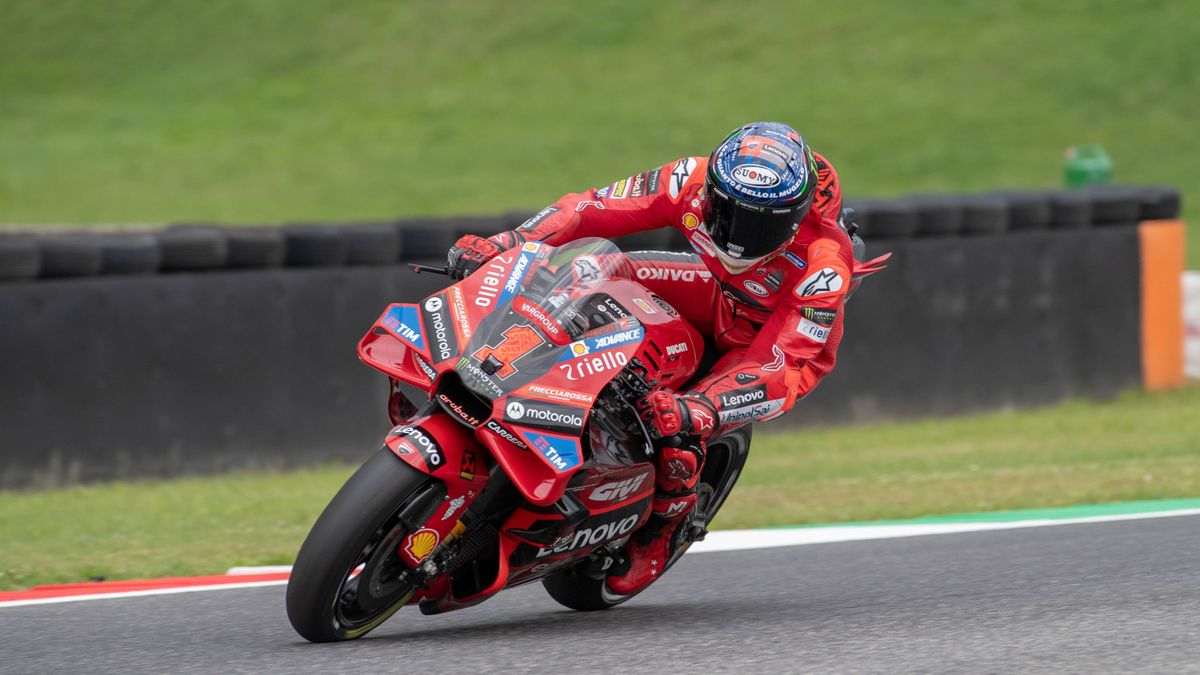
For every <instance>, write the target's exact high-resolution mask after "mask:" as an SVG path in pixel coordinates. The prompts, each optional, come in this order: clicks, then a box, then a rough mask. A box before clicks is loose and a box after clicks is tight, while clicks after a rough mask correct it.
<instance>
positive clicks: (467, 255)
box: [446, 234, 503, 279]
mask: <svg viewBox="0 0 1200 675" xmlns="http://www.w3.org/2000/svg"><path fill="white" fill-rule="evenodd" d="M502 252H503V249H501V248H500V245H499V244H497V243H496V242H494V241H491V240H488V239H484V238H483V237H478V236H476V235H473V234H468V235H466V236H464V237H460V238H459V240H458V241H456V242H454V246H451V247H450V250H449V251H447V252H446V273H447V274H449V275H450V278H451V279H465V278H467V277H468V276H470V275H471V273H472V272H474V271H475V270H477V269H479V266H480V265H482V264H484V263H485V262H487V261H489V260H491V259H492V258H494V257H496V256H497V255H499V254H500V253H502Z"/></svg>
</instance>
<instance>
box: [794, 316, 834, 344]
mask: <svg viewBox="0 0 1200 675" xmlns="http://www.w3.org/2000/svg"><path fill="white" fill-rule="evenodd" d="M829 331H830V328H829V327H828V326H822V325H821V324H819V323H816V322H814V321H811V320H809V319H808V318H805V317H800V323H799V324H798V325H797V326H796V332H797V333H799V334H801V335H803V336H804V337H806V338H808V339H810V340H812V341H814V342H820V343H821V344H825V341H826V340H828V339H829Z"/></svg>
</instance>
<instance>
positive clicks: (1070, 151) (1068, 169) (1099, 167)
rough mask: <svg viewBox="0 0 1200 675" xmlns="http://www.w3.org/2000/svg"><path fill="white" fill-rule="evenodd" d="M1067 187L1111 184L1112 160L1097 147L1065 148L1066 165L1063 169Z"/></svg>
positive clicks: (1077, 146) (1079, 146)
mask: <svg viewBox="0 0 1200 675" xmlns="http://www.w3.org/2000/svg"><path fill="white" fill-rule="evenodd" d="M1063 174H1064V175H1065V177H1066V182H1067V187H1079V186H1081V185H1094V184H1096V183H1110V182H1112V158H1111V157H1109V156H1108V153H1107V152H1105V151H1104V148H1102V147H1100V146H1098V145H1075V146H1071V147H1069V148H1067V164H1066V166H1065V167H1064V168H1063Z"/></svg>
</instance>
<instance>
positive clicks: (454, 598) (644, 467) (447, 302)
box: [287, 239, 750, 642]
mask: <svg viewBox="0 0 1200 675" xmlns="http://www.w3.org/2000/svg"><path fill="white" fill-rule="evenodd" d="M417 267H419V266H417ZM424 269H433V268H424ZM626 269H627V266H626V264H625V260H624V256H623V254H622V253H621V252H620V251H619V250H618V249H617V247H616V246H614V245H613V244H612V243H611V242H609V241H607V240H602V239H582V240H579V241H575V242H572V243H570V244H567V245H564V246H560V247H554V246H550V245H547V244H544V243H538V242H530V243H526V244H523V245H522V246H520V247H517V248H514V249H511V250H509V251H506V252H504V253H502V254H500V255H498V256H496V257H495V258H493V259H492V260H491V261H490V262H488V263H486V264H484V265H483V266H481V267H480V268H479V269H478V270H476V271H475V272H474V273H473V274H471V275H470V276H468V277H467V278H465V279H463V280H462V281H460V282H458V283H455V284H453V285H451V286H449V287H448V288H446V289H444V290H442V291H440V292H438V293H436V294H434V295H431V296H429V297H428V298H425V299H424V300H423V301H421V302H420V303H418V304H393V305H390V306H389V307H388V308H387V309H386V310H385V311H384V312H383V314H382V316H380V317H379V319H378V320H377V321H376V322H375V324H374V325H373V326H372V327H371V328H370V330H369V331H368V332H367V334H366V336H365V337H363V339H362V340H361V341H360V342H359V345H358V354H359V357H360V358H361V359H362V360H363V361H364V362H365V363H366V364H367V365H369V366H371V367H372V368H375V369H376V370H379V371H381V372H382V373H384V374H386V375H387V376H388V378H389V381H390V384H391V393H390V397H389V402H388V415H389V418H390V420H391V424H392V428H391V430H390V431H389V432H388V433H387V434H386V437H385V440H384V444H383V447H382V448H381V449H380V450H379V451H378V452H377V453H376V454H375V455H374V456H372V457H371V459H370V460H368V461H367V462H366V464H364V465H363V466H362V467H361V468H360V469H359V470H358V471H357V472H356V473H355V474H354V475H353V476H351V477H350V479H349V480H348V481H347V482H346V484H345V485H344V486H343V487H342V488H341V490H340V491H339V492H338V493H337V495H336V496H335V497H334V498H333V501H331V502H330V503H329V505H328V506H327V507H326V508H325V510H324V512H323V513H322V514H321V516H320V517H319V518H318V519H317V522H316V524H314V525H313V527H312V530H311V531H310V532H309V534H308V537H307V539H306V540H305V541H304V544H303V545H302V546H301V548H300V552H299V554H298V556H297V559H296V563H295V565H294V567H293V569H292V574H291V579H290V581H289V582H288V588H287V613H288V618H289V619H290V621H291V623H292V626H293V627H294V628H295V629H296V631H297V632H298V633H299V634H300V635H301V636H303V637H304V638H306V639H308V640H311V641H313V642H331V641H336V640H348V639H354V638H358V637H361V636H363V635H365V634H366V633H368V632H369V631H371V630H372V629H374V628H376V627H377V626H379V625H380V624H381V623H383V622H384V621H386V620H387V619H388V618H389V617H390V616H392V615H393V614H394V613H395V612H397V611H398V610H400V609H401V608H402V607H404V606H406V605H410V604H415V605H417V606H418V607H419V608H420V611H421V612H422V613H424V614H436V613H440V612H446V611H450V610H454V609H459V608H463V607H468V606H471V605H475V604H478V603H480V602H483V601H484V600H486V599H488V598H490V597H492V596H493V595H495V594H496V593H498V592H500V591H501V590H503V589H505V588H510V587H513V586H518V585H520V584H525V583H529V582H533V581H541V583H542V584H543V586H544V587H545V589H546V590H547V591H548V592H549V594H550V596H551V597H553V598H554V599H555V600H556V601H558V602H559V603H561V604H562V605H565V606H566V607H570V608H572V609H576V610H599V609H607V608H610V607H613V606H615V605H618V604H620V603H622V602H625V601H626V600H628V599H629V598H630V597H632V595H622V594H619V593H615V592H613V591H612V590H611V589H610V588H609V585H608V582H607V577H608V574H609V573H611V572H612V571H613V570H614V569H620V568H621V566H622V564H627V561H625V560H624V559H623V550H624V549H623V547H624V545H625V544H626V542H628V540H629V538H630V535H631V534H632V533H633V532H634V531H635V530H637V529H638V528H639V527H641V526H642V525H643V524H644V523H645V522H646V520H647V519H648V518H649V517H650V515H651V500H652V497H653V492H654V472H655V465H654V462H653V456H654V453H655V447H654V445H653V444H652V442H651V438H650V435H649V434H648V433H647V430H646V428H645V426H644V424H643V422H642V420H641V418H640V416H639V414H638V409H637V403H638V402H639V401H640V400H642V399H643V398H644V397H645V396H646V395H647V394H648V393H649V392H650V391H651V390H652V389H653V388H656V387H660V386H662V387H668V388H672V389H677V388H679V387H682V386H683V385H684V384H685V383H686V382H688V381H689V380H691V379H693V377H695V376H696V375H697V374H698V373H697V369H698V368H699V366H700V358H701V353H702V351H703V349H704V341H703V339H702V338H701V336H700V334H699V333H698V332H697V331H696V330H695V329H694V328H693V327H692V326H691V325H689V324H688V322H687V321H685V320H684V319H683V318H682V317H681V316H680V315H679V313H678V312H677V311H676V310H675V309H674V308H673V307H671V305H670V304H669V303H667V302H666V301H665V300H663V299H662V298H661V297H658V296H657V295H655V294H653V293H651V292H650V291H648V290H647V289H646V288H645V287H643V286H642V285H640V284H639V283H637V282H636V281H634V280H632V279H630V278H628V274H627V273H625V272H624V270H626ZM402 384H404V385H411V387H416V388H417V389H419V390H420V391H421V392H422V393H423V396H414V397H412V399H419V400H418V401H417V402H414V401H413V400H412V399H410V397H408V396H406V395H405V393H404V391H403V388H402V386H401V385H402ZM411 387H409V388H408V389H409V390H410V391H411ZM749 449H750V428H749V426H743V427H740V428H738V429H735V430H733V431H731V432H728V433H725V434H723V435H720V436H718V437H715V438H713V439H712V440H711V441H709V443H708V444H707V454H706V461H705V464H704V469H703V471H702V473H701V478H700V482H699V487H698V499H697V505H696V508H695V510H694V512H693V515H692V516H691V517H690V518H685V519H682V522H680V523H679V525H678V526H677V527H676V529H675V531H674V532H672V533H671V540H670V548H669V551H670V554H671V555H670V558H669V560H668V562H667V564H666V566H665V568H664V571H665V570H666V569H670V567H671V565H672V564H674V563H675V561H677V560H678V559H679V557H680V556H681V555H682V554H683V553H684V552H685V551H686V550H687V549H688V546H690V545H691V543H692V542H694V541H698V540H699V539H701V538H703V536H704V533H705V532H706V528H707V526H708V524H709V522H710V521H711V520H712V518H713V516H715V515H716V513H717V510H718V509H720V508H721V505H722V504H723V503H724V502H725V499H726V497H728V495H729V492H730V490H731V489H732V488H733V485H734V483H735V482H736V481H737V478H738V476H739V474H740V473H741V471H742V467H743V465H744V464H745V462H746V458H747V455H748V453H749ZM659 576H660V577H661V575H659Z"/></svg>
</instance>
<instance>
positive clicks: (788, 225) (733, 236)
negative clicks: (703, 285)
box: [704, 122, 817, 271]
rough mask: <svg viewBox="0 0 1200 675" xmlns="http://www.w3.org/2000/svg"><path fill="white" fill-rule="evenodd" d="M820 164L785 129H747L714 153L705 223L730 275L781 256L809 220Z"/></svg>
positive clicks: (770, 125)
mask: <svg viewBox="0 0 1200 675" xmlns="http://www.w3.org/2000/svg"><path fill="white" fill-rule="evenodd" d="M816 174H817V172H816V163H815V162H814V160H813V156H812V151H811V150H810V149H809V148H808V146H807V145H806V144H805V143H804V140H803V139H802V138H801V137H800V134H798V133H796V131H795V130H794V129H792V128H791V127H789V126H787V125H786V124H780V123H778V122H760V123H756V124H748V125H746V126H744V127H742V128H740V129H738V130H736V131H734V132H733V133H732V134H730V135H729V136H728V137H727V138H726V139H725V141H724V142H722V143H721V145H720V147H718V148H717V149H716V151H714V152H713V154H712V157H711V158H710V159H709V163H708V174H707V176H706V178H705V185H704V189H705V202H706V204H705V217H704V223H705V225H706V231H707V233H708V235H709V237H710V238H711V239H712V241H713V244H714V245H715V247H716V249H717V250H718V252H720V254H721V255H719V256H718V257H719V258H720V259H721V264H722V265H723V266H724V267H725V268H726V269H728V270H730V271H735V270H743V271H744V270H745V269H749V268H750V267H752V266H753V265H754V264H756V263H758V262H759V261H761V260H763V259H764V258H766V257H768V256H770V255H772V254H774V253H778V252H779V251H780V250H782V249H783V247H785V246H786V245H787V243H788V242H789V241H791V239H792V237H793V236H794V235H795V233H796V229H797V228H798V227H799V226H800V221H802V220H804V217H805V216H806V215H808V210H809V208H810V207H811V206H812V201H813V194H814V193H815V191H816V182H817V181H816Z"/></svg>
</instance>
